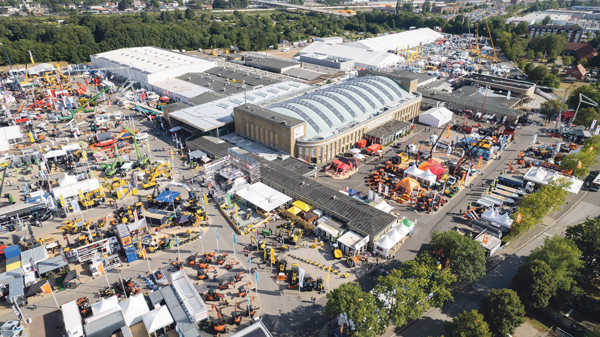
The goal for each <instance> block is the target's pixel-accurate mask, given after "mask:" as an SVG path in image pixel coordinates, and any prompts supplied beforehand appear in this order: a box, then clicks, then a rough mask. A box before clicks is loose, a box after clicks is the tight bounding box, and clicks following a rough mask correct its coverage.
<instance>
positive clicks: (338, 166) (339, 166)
mask: <svg viewBox="0 0 600 337" xmlns="http://www.w3.org/2000/svg"><path fill="white" fill-rule="evenodd" d="M331 166H332V167H333V168H335V171H336V172H348V171H350V170H352V164H349V163H344V162H343V161H341V160H334V161H333V162H332V163H331Z"/></svg>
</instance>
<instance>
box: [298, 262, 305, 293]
mask: <svg viewBox="0 0 600 337" xmlns="http://www.w3.org/2000/svg"><path fill="white" fill-rule="evenodd" d="M304 273H305V271H304V269H302V267H298V284H299V286H300V288H302V285H303V284H304Z"/></svg>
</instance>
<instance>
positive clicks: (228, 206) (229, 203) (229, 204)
mask: <svg viewBox="0 0 600 337" xmlns="http://www.w3.org/2000/svg"><path fill="white" fill-rule="evenodd" d="M227 208H231V195H229V193H227Z"/></svg>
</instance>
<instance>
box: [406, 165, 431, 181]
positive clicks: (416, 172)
mask: <svg viewBox="0 0 600 337" xmlns="http://www.w3.org/2000/svg"><path fill="white" fill-rule="evenodd" d="M404 176H405V177H410V178H413V179H415V180H417V181H418V182H419V183H421V184H423V183H425V184H427V185H429V186H431V185H433V184H435V182H436V180H437V176H436V175H435V174H433V173H431V171H429V169H427V170H425V171H423V170H421V169H419V168H418V167H417V166H416V165H413V166H411V167H409V168H407V169H406V171H404Z"/></svg>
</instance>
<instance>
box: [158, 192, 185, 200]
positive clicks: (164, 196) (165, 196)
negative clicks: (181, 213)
mask: <svg viewBox="0 0 600 337" xmlns="http://www.w3.org/2000/svg"><path fill="white" fill-rule="evenodd" d="M180 194H181V193H180V192H175V191H167V190H164V191H162V192H160V194H159V195H158V197H156V199H155V200H156V201H158V202H173V201H175V199H177V197H178V196H179V195H180Z"/></svg>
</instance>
